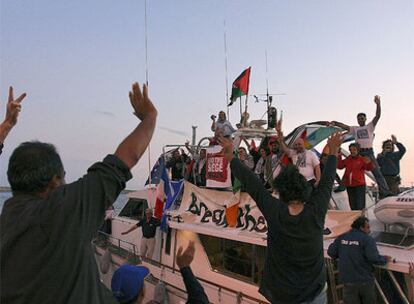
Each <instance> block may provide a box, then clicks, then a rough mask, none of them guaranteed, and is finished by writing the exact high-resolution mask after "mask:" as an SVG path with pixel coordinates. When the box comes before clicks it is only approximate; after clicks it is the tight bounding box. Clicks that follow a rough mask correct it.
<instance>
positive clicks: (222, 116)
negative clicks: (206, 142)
mask: <svg viewBox="0 0 414 304" xmlns="http://www.w3.org/2000/svg"><path fill="white" fill-rule="evenodd" d="M211 120H212V121H213V122H212V123H211V131H213V132H216V131H217V130H220V131H221V133H222V134H223V136H224V137H230V136H231V135H232V134H233V133H234V132H236V130H235V129H234V128H233V126H232V125H231V123H230V121H228V120H227V118H226V113H224V112H223V111H220V112H219V114H218V119H217V122H216V116H215V115H211Z"/></svg>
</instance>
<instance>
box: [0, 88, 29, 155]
mask: <svg viewBox="0 0 414 304" xmlns="http://www.w3.org/2000/svg"><path fill="white" fill-rule="evenodd" d="M25 97H26V93H23V94H22V95H20V96H19V97H17V98H16V99H14V96H13V87H10V88H9V98H8V100H7V107H6V117H5V118H4V121H3V122H2V123H1V124H0V154H1V152H2V150H3V144H4V140H5V139H6V137H7V135H8V134H9V132H10V131H11V129H13V127H14V126H15V125H16V123H17V117H18V116H19V112H20V111H21V109H22V105H21V103H22V101H23V99H24V98H25Z"/></svg>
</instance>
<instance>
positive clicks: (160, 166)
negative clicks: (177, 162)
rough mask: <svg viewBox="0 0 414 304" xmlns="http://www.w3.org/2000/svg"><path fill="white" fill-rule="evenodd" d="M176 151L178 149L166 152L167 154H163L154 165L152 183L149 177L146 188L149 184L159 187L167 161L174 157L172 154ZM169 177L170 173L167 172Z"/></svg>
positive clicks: (151, 175) (151, 174)
mask: <svg viewBox="0 0 414 304" xmlns="http://www.w3.org/2000/svg"><path fill="white" fill-rule="evenodd" d="M175 150H176V149H173V150H170V151H168V152H165V153H163V154H161V155H160V157H158V160H157V162H156V163H155V164H154V167H152V170H151V173H150V177H151V182H150V178H149V177H148V179H147V181H146V182H145V186H146V185H148V184H151V185H158V184H159V183H160V181H161V176H162V175H163V173H164V172H163V170H166V167H165V159H169V158H170V157H171V156H172V153H173V152H174V151H175ZM167 175H168V171H167Z"/></svg>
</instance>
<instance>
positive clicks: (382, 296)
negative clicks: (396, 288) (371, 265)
mask: <svg viewBox="0 0 414 304" xmlns="http://www.w3.org/2000/svg"><path fill="white" fill-rule="evenodd" d="M374 282H375V286H376V287H377V289H378V292H379V294H380V296H381V298H382V300H383V301H384V303H385V304H390V302H388V300H387V297H386V296H385V294H384V292H383V291H382V289H381V287H380V285H379V284H378V281H377V279H375V281H374Z"/></svg>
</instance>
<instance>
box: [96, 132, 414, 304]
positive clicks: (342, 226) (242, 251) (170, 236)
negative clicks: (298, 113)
mask: <svg viewBox="0 0 414 304" xmlns="http://www.w3.org/2000/svg"><path fill="white" fill-rule="evenodd" d="M269 132H270V133H269ZM250 133H252V134H253V133H254V135H255V136H257V135H258V134H259V135H260V134H261V135H262V136H263V135H269V134H271V133H272V132H271V131H269V130H263V131H260V130H250ZM244 134H246V132H244ZM236 135H237V134H236ZM410 193H411V192H410ZM232 195H233V193H232V192H231V191H229V192H226V191H216V190H210V189H201V188H198V187H196V186H194V185H192V184H191V183H186V184H185V186H184V194H183V199H182V201H181V204H180V205H176V206H175V207H174V208H172V210H170V211H169V213H168V214H169V217H168V218H169V221H168V232H167V233H164V232H161V231H157V235H156V245H155V251H154V256H153V259H145V258H142V259H140V257H139V244H140V239H141V237H142V234H141V229H136V230H134V231H133V232H131V233H129V234H128V235H121V232H123V231H126V230H128V228H129V227H130V226H131V225H134V224H136V223H137V221H138V220H140V219H142V218H143V217H144V210H145V209H146V208H148V207H150V208H153V207H154V206H155V198H156V190H155V189H154V188H150V189H143V190H140V191H136V192H131V193H130V194H129V195H128V197H129V200H128V202H127V203H126V204H125V206H124V207H123V208H122V210H121V211H120V212H119V214H118V215H117V216H115V217H114V219H113V221H112V235H111V236H110V238H109V240H110V241H111V243H112V247H113V248H116V250H118V251H115V252H114V249H113V248H112V251H113V253H112V264H111V269H110V271H108V272H107V273H102V280H103V282H104V283H105V284H106V285H107V286H110V279H111V275H112V273H113V271H114V270H115V269H116V268H117V267H118V266H119V265H121V264H123V263H125V262H130V263H131V262H132V263H134V262H135V263H137V262H141V263H142V264H143V265H144V266H147V267H148V268H149V269H150V271H151V277H150V279H148V280H147V282H146V283H147V284H146V286H147V290H148V292H146V294H147V295H152V294H153V292H152V291H153V289H154V288H155V285H156V284H157V283H158V282H164V283H165V284H166V286H167V290H168V295H169V303H185V299H186V292H185V286H184V283H183V281H182V278H181V275H180V271H179V269H178V267H177V265H176V263H175V256H176V252H177V249H178V248H179V247H181V246H182V247H186V246H187V244H188V242H189V240H192V241H194V242H195V247H196V253H195V257H194V261H193V262H192V264H191V268H192V270H193V272H194V274H195V275H196V277H197V278H198V280H199V281H200V283H201V284H202V286H203V287H204V290H205V292H206V294H207V295H208V297H209V300H210V302H212V303H229V304H231V303H267V300H266V299H265V298H264V297H263V296H262V295H261V294H260V293H259V292H258V287H259V283H260V280H261V273H262V271H263V267H264V259H265V250H266V248H265V247H266V231H267V226H266V222H265V220H264V217H263V216H261V213H260V211H259V210H258V208H257V207H256V205H255V203H254V201H253V200H251V198H250V197H249V196H248V195H247V194H242V195H241V198H240V199H241V204H240V207H239V208H241V212H242V216H241V217H240V218H239V222H238V225H237V226H236V227H228V226H226V225H225V224H224V221H223V212H225V211H224V210H225V206H224V205H226V204H227V203H228V201H229V198H230V197H231V196H232ZM404 197H405V196H404ZM411 197H412V196H411ZM346 201H347V198H346V192H339V193H333V194H332V203H331V205H332V206H339V207H340V208H342V209H345V210H346V209H348V210H346V211H343V210H332V211H329V213H328V216H327V220H326V222H325V227H326V228H327V229H326V230H327V231H328V232H327V235H326V236H325V240H324V251H325V257H326V258H328V256H327V253H326V251H327V249H328V246H329V245H330V243H331V242H332V241H333V239H334V237H336V236H337V235H339V234H341V233H344V232H345V231H347V229H349V227H350V225H351V223H352V221H353V220H354V219H355V218H356V217H357V216H359V215H360V212H355V211H349V207H348V206H347V202H346ZM373 203H374V202H373V201H371V204H373ZM191 204H193V205H191ZM246 205H248V207H246ZM368 205H369V204H368ZM381 205H382V204H381ZM197 208H198V209H197ZM246 208H248V210H247V209H246ZM378 208H379V206H378V207H377V208H376V209H375V210H377V209H378ZM376 213H378V212H377V211H376ZM247 215H248V216H249V217H248V218H247ZM368 215H369V218H370V221H371V226H372V227H373V229H374V230H377V231H378V230H384V229H383V228H384V226H383V225H382V224H381V223H380V222H379V221H378V220H377V219H376V218H375V217H374V216H373V212H372V208H369V209H368ZM243 216H245V217H243ZM411 223H412V222H411ZM378 248H379V251H380V253H381V254H384V255H390V256H392V257H393V259H394V260H393V263H390V264H388V265H387V266H386V269H387V270H392V271H396V272H400V273H403V274H407V273H408V267H409V264H408V262H410V261H414V248H413V247H412V246H411V247H410V246H408V247H406V248H403V247H401V246H400V247H398V246H397V247H395V246H389V245H387V244H385V243H384V244H383V243H380V244H379V245H378ZM97 252H98V259H100V258H99V256H100V255H102V254H103V252H104V249H103V248H102V247H98V248H97ZM327 261H329V259H327ZM330 268H331V267H328V270H330V272H329V274H330V276H334V273H333V271H332V269H330ZM334 282H335V278H333V277H330V283H331V284H335V283H334ZM407 282H408V281H407ZM334 287H335V286H334ZM410 288H413V286H412V283H411V286H410ZM409 292H410V291H409ZM411 292H412V291H411ZM332 293H336V290H333V291H332ZM403 294H404V292H403ZM404 296H405V297H406V298H407V297H410V295H408V296H407V295H404ZM411 296H412V295H411ZM332 298H333V299H334V300H333V302H334V303H336V302H335V296H333V297H332ZM147 300H150V298H148V299H147Z"/></svg>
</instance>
